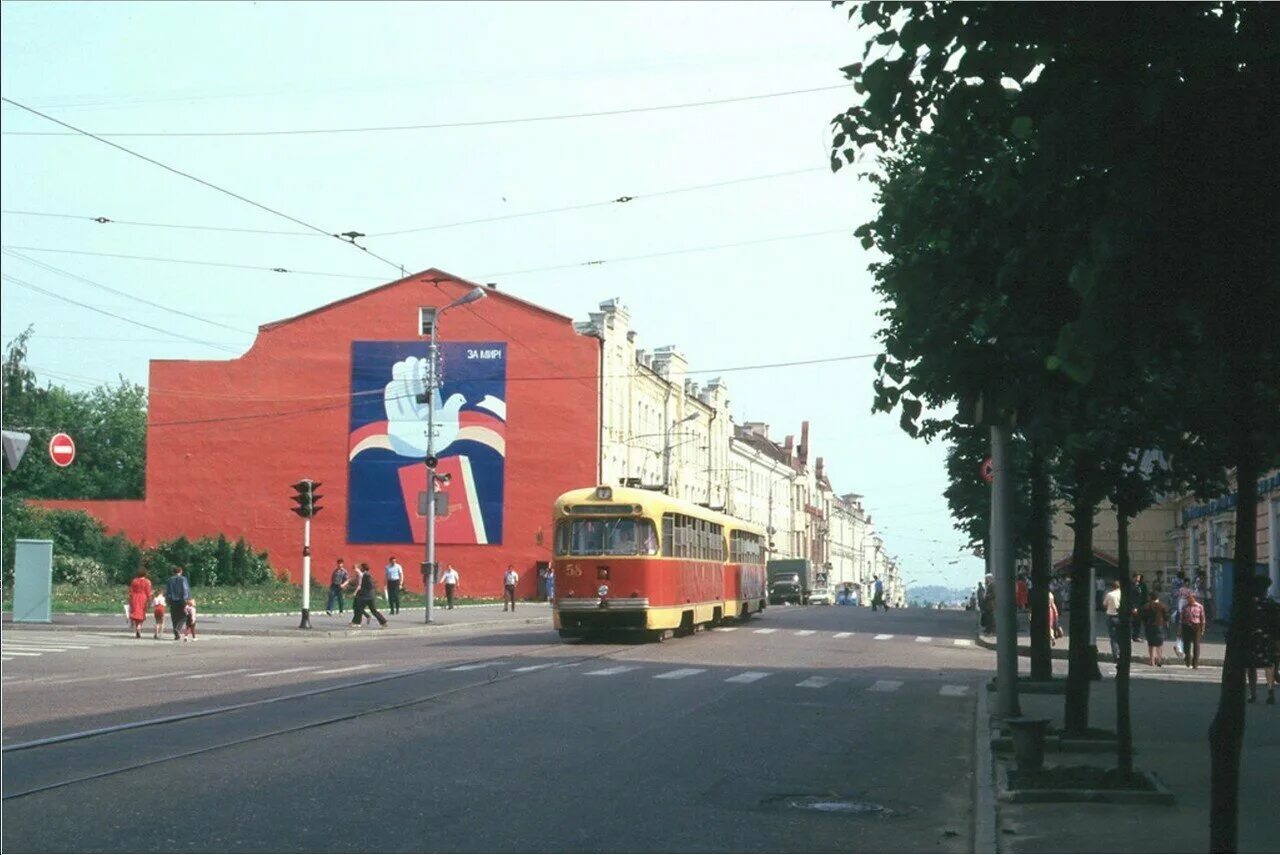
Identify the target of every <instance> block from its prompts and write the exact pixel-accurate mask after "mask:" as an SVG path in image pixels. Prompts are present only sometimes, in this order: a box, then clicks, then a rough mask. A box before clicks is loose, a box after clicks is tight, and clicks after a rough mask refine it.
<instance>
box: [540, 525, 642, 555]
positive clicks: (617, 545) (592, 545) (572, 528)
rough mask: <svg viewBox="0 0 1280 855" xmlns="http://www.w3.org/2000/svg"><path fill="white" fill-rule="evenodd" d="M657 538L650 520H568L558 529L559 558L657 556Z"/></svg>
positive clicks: (557, 551) (557, 552)
mask: <svg viewBox="0 0 1280 855" xmlns="http://www.w3.org/2000/svg"><path fill="white" fill-rule="evenodd" d="M657 552H658V535H657V533H656V532H655V530H654V528H653V523H652V522H651V521H649V520H636V519H603V520H566V521H564V522H561V523H560V525H559V526H558V527H557V528H556V554H557V555H656V554H657Z"/></svg>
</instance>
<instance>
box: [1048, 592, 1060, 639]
mask: <svg viewBox="0 0 1280 855" xmlns="http://www.w3.org/2000/svg"><path fill="white" fill-rule="evenodd" d="M1060 635H1062V630H1061V629H1060V628H1059V627H1058V599H1057V597H1055V596H1054V595H1053V591H1050V592H1049V644H1051V645H1053V646H1055V647H1056V646H1057V644H1058V637H1059V636H1060Z"/></svg>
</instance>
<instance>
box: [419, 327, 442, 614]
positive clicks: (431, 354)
mask: <svg viewBox="0 0 1280 855" xmlns="http://www.w3.org/2000/svg"><path fill="white" fill-rule="evenodd" d="M439 321H440V318H439V315H437V316H436V317H435V318H434V319H432V321H431V348H430V350H429V351H428V355H427V365H428V368H427V372H428V373H427V459H426V460H425V461H424V464H425V465H426V467H427V572H426V574H425V576H424V578H423V580H422V581H423V584H424V585H425V586H426V589H427V591H426V593H427V613H426V616H425V618H424V622H425V623H431V621H432V618H433V613H434V611H435V605H436V602H435V601H436V468H435V464H436V409H435V407H436V403H435V402H436V375H437V369H438V367H439V366H438V365H437V359H438V352H437V345H436V327H438V326H439V325H440V324H439Z"/></svg>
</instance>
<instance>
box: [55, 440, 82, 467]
mask: <svg viewBox="0 0 1280 855" xmlns="http://www.w3.org/2000/svg"><path fill="white" fill-rule="evenodd" d="M49 459H50V460H52V461H53V462H54V463H55V464H57V465H58V466H70V465H71V461H73V460H75V459H76V444H75V441H74V440H72V439H71V437H69V436H67V435H66V434H65V433H55V434H54V435H53V439H51V440H49Z"/></svg>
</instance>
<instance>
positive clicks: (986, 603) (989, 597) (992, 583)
mask: <svg viewBox="0 0 1280 855" xmlns="http://www.w3.org/2000/svg"><path fill="white" fill-rule="evenodd" d="M979 605H980V606H981V607H982V632H983V634H984V635H992V634H993V633H995V631H996V577H995V576H992V575H991V574H990V573H988V574H987V578H986V588H985V590H984V591H983V597H982V602H981V603H980V604H979Z"/></svg>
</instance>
